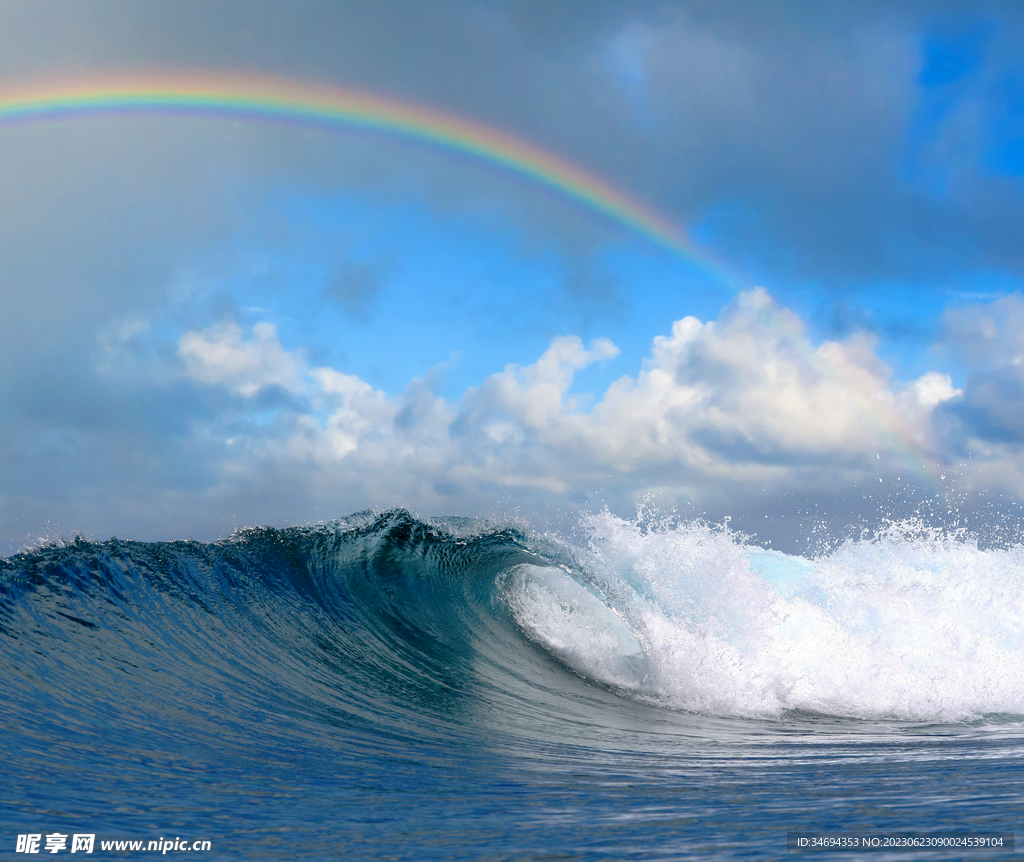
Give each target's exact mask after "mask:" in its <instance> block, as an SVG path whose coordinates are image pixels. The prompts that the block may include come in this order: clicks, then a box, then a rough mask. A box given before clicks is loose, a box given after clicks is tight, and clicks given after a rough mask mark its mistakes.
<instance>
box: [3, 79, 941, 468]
mask: <svg viewBox="0 0 1024 862" xmlns="http://www.w3.org/2000/svg"><path fill="white" fill-rule="evenodd" d="M135 115H169V116H188V117H215V118H216V117H221V118H228V119H236V120H261V121H266V122H273V123H281V124H289V125H299V126H315V127H327V128H343V129H355V130H367V131H373V132H378V133H385V134H389V135H393V136H396V137H398V138H403V139H408V140H413V141H418V142H421V143H426V144H429V145H432V146H435V147H437V148H439V149H441V150H443V151H448V152H453V153H458V154H462V155H467V156H470V157H472V158H474V159H477V160H478V161H480V162H482V163H484V164H488V165H492V166H495V167H498V168H501V169H504V170H506V171H509V172H511V173H512V174H514V175H517V176H520V177H524V178H526V179H528V180H530V181H532V182H534V183H536V184H537V185H538V186H540V187H542V188H546V189H548V190H550V191H554V192H556V193H558V194H560V195H562V196H563V197H565V198H567V199H569V200H572V201H574V202H576V203H578V204H582V205H584V206H585V207H587V208H589V209H590V210H592V211H593V212H596V213H598V214H600V215H602V216H604V217H606V218H607V219H609V220H611V221H612V222H613V223H615V224H618V225H621V226H623V227H625V228H627V229H629V230H630V231H631V232H634V233H636V234H638V235H640V236H643V237H645V238H647V239H648V240H649V241H651V242H653V243H655V244H656V245H657V246H659V247H661V248H664V249H667V250H669V251H671V252H673V253H674V254H677V255H680V256H681V257H683V258H685V259H686V260H687V261H688V262H690V263H691V264H693V265H695V266H697V267H699V268H700V269H702V270H704V271H706V272H707V273H709V274H710V275H712V276H713V277H714V278H715V279H716V281H718V282H719V283H721V284H723V285H725V286H727V287H729V288H732V289H733V290H740V289H744V288H748V287H750V286H751V285H749V284H748V283H747V282H746V280H745V279H743V278H742V277H740V276H739V275H737V273H736V271H735V270H734V269H733V268H732V267H729V266H727V265H726V264H725V263H724V262H723V261H720V260H716V259H715V258H714V257H713V256H712V255H711V254H710V253H709V252H708V251H706V250H704V249H701V248H698V247H697V246H696V245H694V243H693V242H691V241H690V240H689V238H688V237H687V235H686V233H685V232H684V231H683V230H681V229H679V228H678V227H676V226H675V225H674V224H672V223H671V222H670V221H669V220H668V219H666V218H665V217H663V216H661V215H659V214H658V213H656V212H655V211H653V210H652V209H650V208H648V207H646V206H643V205H642V204H640V203H638V202H636V201H635V200H632V199H631V198H629V197H628V196H626V195H625V194H623V193H621V192H619V191H617V190H616V189H614V188H613V187H612V186H610V185H608V184H607V183H605V182H603V181H602V180H600V179H598V178H596V177H594V176H593V175H591V174H589V173H587V172H586V171H584V170H582V169H580V168H578V167H576V166H574V165H572V164H570V163H569V162H567V161H565V160H564V159H562V158H560V157H558V156H556V155H553V154H552V153H549V152H547V151H545V150H543V149H541V148H539V147H536V146H534V145H533V144H530V143H528V142H526V141H523V140H521V139H520V138H517V137H515V136H513V135H510V134H507V133H505V132H502V131H499V130H497V129H494V128H491V127H489V126H486V125H484V124H482V123H478V122H474V121H472V120H468V119H465V118H462V117H457V116H454V115H452V114H448V113H445V112H443V111H439V110H436V109H434V108H429V107H425V106H422V105H415V104H411V103H409V102H403V101H399V100H396V99H391V98H385V97H383V96H380V95H376V94H373V93H368V92H363V91H359V90H348V89H343V88H340V87H335V86H329V85H325V84H313V83H302V82H295V81H288V80H283V79H279V78H269V77H260V76H255V75H249V74H247V75H229V74H226V75H194V74H189V73H180V72H176V73H173V74H166V75H162V76H161V75H148V76H141V77H140V76H138V75H136V74H134V73H133V74H131V76H130V77H129V76H128V75H125V76H124V77H119V78H111V79H104V80H99V79H95V80H90V81H77V82H75V83H71V84H69V83H68V82H67V81H59V82H51V83H49V84H37V85H35V86H26V87H23V88H20V89H7V90H0V126H4V125H8V126H9V125H14V124H19V123H37V122H47V121H56V120H63V119H70V118H78V117H90V116H100V117H106V116H135ZM776 317H777V315H776ZM777 325H778V324H777ZM780 328H782V329H784V327H780ZM783 334H784V335H785V334H786V333H783ZM789 336H790V338H791V339H792V340H793V341H794V342H795V341H797V340H799V339H797V338H795V337H794V334H793V333H789ZM807 359H808V361H809V362H811V364H812V365H813V366H815V367H817V369H818V370H819V372H821V373H824V374H827V375H828V376H830V377H832V378H834V379H837V380H840V382H842V383H843V384H844V385H845V386H846V387H847V388H848V389H849V391H850V394H851V397H852V398H853V399H854V400H855V401H857V402H858V403H859V404H860V406H861V409H862V410H863V412H864V415H865V416H866V417H867V418H868V420H869V421H870V422H871V424H872V425H873V426H874V427H875V428H876V430H877V431H878V432H879V433H880V435H881V436H882V437H884V438H888V439H889V440H890V441H891V443H892V444H893V448H894V449H895V450H896V452H897V453H898V454H899V455H900V456H901V457H902V458H903V459H904V460H905V461H906V462H907V463H908V464H909V465H910V466H911V468H912V469H913V470H914V472H916V473H917V474H918V475H923V476H925V477H926V478H930V479H931V480H932V482H933V483H934V484H936V485H938V483H937V481H936V475H934V473H935V467H933V466H931V465H930V464H929V463H928V462H929V461H930V460H931V459H930V458H929V456H928V454H927V453H926V452H925V451H924V450H923V449H922V447H921V446H920V444H918V443H917V442H916V441H914V439H913V435H912V434H911V433H910V431H909V429H907V428H903V427H901V423H900V422H899V421H898V419H896V417H891V416H884V415H880V414H881V413H883V412H884V411H880V409H879V406H878V405H877V404H874V403H873V399H871V398H870V397H866V396H865V394H864V393H862V392H860V391H859V389H858V388H857V387H856V386H854V385H853V384H852V383H850V382H849V381H843V380H841V378H840V376H839V375H837V374H836V373H835V372H833V371H830V370H828V369H826V368H824V367H823V366H822V364H821V362H820V361H818V360H816V359H815V358H814V357H810V356H808V357H807Z"/></svg>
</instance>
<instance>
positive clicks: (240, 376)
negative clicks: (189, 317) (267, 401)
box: [178, 323, 303, 395]
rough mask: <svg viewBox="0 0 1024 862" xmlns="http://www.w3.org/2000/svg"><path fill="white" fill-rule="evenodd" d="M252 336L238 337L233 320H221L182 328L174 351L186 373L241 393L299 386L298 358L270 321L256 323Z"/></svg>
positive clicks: (236, 325) (293, 390) (238, 330)
mask: <svg viewBox="0 0 1024 862" xmlns="http://www.w3.org/2000/svg"><path fill="white" fill-rule="evenodd" d="M253 335H254V336H255V337H254V338H253V339H250V340H249V341H244V340H243V339H242V328H241V327H240V326H238V324H236V323H222V324H218V325H217V326H214V327H213V328H212V329H208V330H206V331H203V332H186V333H185V334H184V335H182V336H181V339H180V340H179V341H178V352H179V354H180V355H181V358H182V359H183V360H184V361H185V367H186V368H187V370H188V373H189V374H190V375H191V376H192V377H194V378H195V379H196V380H199V381H202V382H203V383H218V384H223V385H225V386H227V387H229V388H230V389H231V390H232V391H234V392H237V393H239V394H241V395H255V394H256V393H257V392H258V391H259V390H260V389H262V388H263V387H265V386H280V387H282V388H284V389H286V390H289V391H291V392H295V391H298V390H299V389H300V388H301V386H302V383H301V373H302V366H303V363H302V360H301V359H300V357H299V356H297V355H296V354H292V353H288V352H286V351H285V349H284V348H283V347H282V346H281V342H280V341H278V340H277V330H276V328H275V327H274V325H273V324H271V323H258V324H256V326H255V327H254V329H253Z"/></svg>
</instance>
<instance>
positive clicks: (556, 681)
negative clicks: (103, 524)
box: [0, 510, 1024, 862]
mask: <svg viewBox="0 0 1024 862" xmlns="http://www.w3.org/2000/svg"><path fill="white" fill-rule="evenodd" d="M0 758H2V760H0V859H7V858H10V859H28V858H42V856H43V855H46V856H47V858H55V857H58V856H59V857H63V856H64V855H65V854H66V855H67V856H68V857H70V858H75V859H77V858H82V859H85V858H104V859H134V858H151V857H154V856H164V855H170V856H174V857H182V856H184V857H186V858H196V859H206V860H216V859H225V860H333V859H339V860H421V862H432V860H439V862H440V860H445V862H447V860H490V862H499V860H537V862H540V860H552V862H553V860H560V862H570V860H654V859H658V860H675V859H793V860H797V859H801V858H821V859H829V860H841V859H842V860H846V859H864V858H870V859H874V860H882V859H900V860H922V859H979V860H995V859H1021V858H1024V835H1022V834H1020V833H1021V832H1022V830H1024V547H1022V546H1021V545H1019V544H1007V545H1006V546H1004V547H995V546H993V547H985V546H979V544H978V543H977V542H976V541H974V540H972V539H971V538H970V537H969V536H965V535H963V534H951V533H947V532H942V531H940V530H934V529H928V528H925V527H923V526H922V525H920V524H912V523H899V524H890V525H887V526H886V527H885V528H884V529H880V530H877V531H875V532H874V533H872V534H871V535H870V536H861V537H853V538H850V539H848V540H845V541H842V542H837V543H834V544H833V545H832V546H831V547H829V548H828V549H825V550H822V551H821V552H820V553H818V554H812V555H808V556H794V555H786V554H783V553H780V552H778V551H773V550H769V549H766V548H763V547H760V546H758V545H756V544H753V543H751V542H750V541H749V540H748V539H746V538H745V537H744V536H742V535H740V534H738V533H734V532H732V531H730V530H729V529H728V525H721V524H719V525H715V524H708V523H704V522H701V521H692V522H684V521H678V520H676V521H672V522H669V521H658V522H655V521H651V520H650V519H647V520H644V519H642V518H636V519H633V520H629V519H622V518H618V517H616V516H614V515H612V514H610V513H608V512H601V513H596V514H593V515H590V516H588V517H585V518H583V519H582V520H581V522H580V524H579V526H578V527H574V528H573V529H572V530H570V531H566V532H565V533H556V532H542V531H537V530H532V529H530V528H528V527H527V526H525V525H523V524H522V523H519V522H517V521H509V522H502V521H500V520H494V519H459V518H427V517H421V516H417V515H414V514H412V513H410V512H408V511H405V510H391V511H373V512H362V513H358V514H354V515H351V516H349V517H345V518H341V519H338V520H335V521H332V522H329V523H322V524H316V525H309V526H303V527H292V528H287V529H270V528H250V529H244V530H241V531H239V532H237V533H235V534H234V535H232V536H230V537H228V538H225V539H221V540H218V541H214V542H209V543H201V542H196V541H171V542H157V543H149V542H138V541H125V540H120V539H110V540H108V541H88V540H85V539H82V538H78V539H75V540H69V541H50V542H47V543H42V544H40V545H38V546H36V547H33V548H31V549H27V550H25V551H23V552H21V553H18V554H15V555H13V556H10V557H8V558H4V559H0ZM1015 833H1016V837H1015ZM1015 841H1016V842H1017V843H1016V844H1015V843H1014V842H1015ZM33 853H39V854H40V855H39V856H34V855H33ZM77 854H80V855H77Z"/></svg>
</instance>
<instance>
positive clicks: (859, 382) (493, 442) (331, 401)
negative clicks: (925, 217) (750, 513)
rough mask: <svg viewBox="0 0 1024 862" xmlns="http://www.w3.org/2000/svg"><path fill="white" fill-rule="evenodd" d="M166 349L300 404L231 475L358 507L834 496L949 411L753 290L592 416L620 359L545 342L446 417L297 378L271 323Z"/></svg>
mask: <svg viewBox="0 0 1024 862" xmlns="http://www.w3.org/2000/svg"><path fill="white" fill-rule="evenodd" d="M179 351H180V353H181V355H182V358H183V359H184V360H185V369H186V372H187V373H188V374H190V375H191V376H192V377H194V378H195V379H196V380H198V381H201V382H203V383H206V384H216V385H220V386H223V387H225V388H226V389H228V390H230V391H231V392H233V393H238V394H242V395H253V394H255V393H256V392H257V390H258V389H259V388H260V387H263V386H283V387H285V388H288V389H290V390H291V391H293V392H301V393H302V394H303V395H304V397H305V399H306V401H305V402H304V403H308V408H307V409H296V408H295V407H294V406H293V407H291V408H290V410H291V412H290V413H289V414H288V415H287V416H284V417H282V419H281V421H279V422H277V423H271V424H266V423H262V424H260V423H253V424H250V425H249V426H248V427H247V430H246V431H245V432H244V434H243V435H242V437H243V438H244V440H239V442H243V443H244V445H241V446H238V447H236V448H235V450H234V451H235V452H236V453H238V454H237V456H236V458H235V459H234V460H232V461H231V462H230V463H231V471H230V472H232V474H233V475H236V476H238V475H244V474H246V472H250V473H252V472H262V471H265V470H267V469H268V468H269V467H272V468H273V469H275V470H280V469H286V470H287V471H288V472H289V473H290V474H292V475H296V474H301V473H302V472H303V471H308V472H309V473H310V474H311V475H316V476H324V475H330V476H332V477H334V479H336V480H337V481H344V482H345V483H347V487H350V488H353V489H354V488H358V489H360V493H362V494H363V495H364V499H363V504H364V505H366V504H380V505H387V504H389V503H391V502H393V500H394V499H404V500H406V501H408V500H410V499H414V500H418V501H421V503H423V504H426V505H429V504H430V502H431V500H432V499H435V500H436V499H437V498H438V496H444V495H451V494H453V493H458V494H462V495H468V496H469V497H472V498H474V499H479V498H480V496H481V495H486V493H487V489H492V488H525V489H530V490H531V491H532V492H535V493H542V494H552V495H562V496H564V495H569V496H570V497H580V496H582V497H586V496H587V495H588V494H592V493H593V491H594V489H595V488H596V487H598V486H600V487H604V488H605V489H606V490H610V492H612V493H615V494H618V495H620V496H623V497H626V498H629V497H637V496H639V495H643V494H645V493H651V492H652V491H655V490H657V491H659V492H662V493H664V492H665V491H666V489H667V490H668V492H669V493H670V494H672V493H674V496H675V498H676V499H679V500H690V501H694V502H698V503H699V502H701V501H702V497H706V496H707V495H708V494H709V493H714V492H717V491H718V490H720V489H721V488H722V487H723V486H724V485H728V484H729V483H737V482H748V481H755V480H756V481H757V482H759V483H763V482H766V483H771V484H772V485H773V486H774V487H775V489H776V490H785V489H791V488H794V487H799V486H800V485H801V483H807V482H818V483H821V482H823V481H826V482H827V481H835V477H836V475H837V474H838V473H839V472H841V471H843V470H846V471H848V472H852V473H856V472H857V471H862V472H863V471H866V470H867V469H868V467H869V463H870V464H871V465H873V464H874V461H875V460H876V459H877V457H878V455H879V453H880V452H885V453H887V457H888V453H889V452H890V451H891V450H892V446H893V440H894V439H895V440H896V441H897V442H898V443H899V444H900V445H902V446H903V447H906V446H911V447H914V446H916V447H918V448H919V449H920V450H921V451H922V452H924V451H926V450H927V448H928V447H930V446H933V445H934V439H933V432H932V428H931V417H932V414H933V412H934V410H935V409H936V407H937V406H938V405H942V404H944V403H946V402H948V401H950V400H952V399H954V398H955V397H957V395H958V390H956V389H954V388H953V386H952V383H951V381H950V379H949V378H948V376H946V375H942V374H939V373H937V372H929V373H928V374H925V375H923V376H922V377H920V378H918V379H917V380H914V381H911V382H910V383H908V384H905V385H898V384H896V383H895V382H894V381H893V380H892V377H891V372H890V370H889V368H888V367H887V366H886V365H885V363H884V362H882V361H881V360H880V359H879V358H878V357H877V356H876V355H875V352H874V349H873V342H872V341H871V340H870V339H869V338H868V337H865V336H856V337H852V338H850V339H847V340H845V341H842V342H825V343H823V344H820V345H817V346H815V345H813V344H812V343H811V342H810V340H809V338H808V336H807V335H806V333H805V332H804V329H803V325H802V323H801V321H800V320H799V319H798V318H797V317H796V316H795V315H794V314H792V313H791V312H789V311H787V310H785V309H782V308H779V307H778V306H777V305H776V304H775V302H774V301H773V300H772V299H771V297H770V296H769V295H768V294H767V293H766V292H765V291H763V290H760V289H758V290H754V291H751V292H748V293H744V294H742V295H740V296H739V297H738V298H737V300H736V301H735V302H734V303H733V304H732V305H730V306H729V307H728V308H726V309H725V310H724V311H723V313H722V315H721V316H720V318H719V319H718V320H716V321H708V322H701V321H700V320H698V319H696V318H694V317H687V318H684V319H682V320H679V321H677V322H676V323H675V324H674V325H673V327H672V331H671V333H670V334H668V335H664V336H659V337H658V338H656V339H655V340H654V343H653V345H652V350H651V355H650V357H649V358H648V359H647V360H646V362H645V364H644V367H643V368H642V369H641V370H640V371H639V373H638V374H637V375H636V376H635V377H634V376H625V377H622V378H620V379H619V380H617V381H615V382H614V383H613V384H612V385H611V386H609V387H608V389H607V391H605V392H604V393H603V394H602V395H601V397H600V398H599V399H597V400H596V403H593V404H592V406H589V405H588V402H589V399H588V398H586V397H584V396H583V395H581V394H580V393H577V392H575V391H574V390H573V383H574V380H575V377H576V374H577V373H578V372H579V371H581V370H583V369H585V368H587V367H588V366H590V365H591V364H593V363H595V362H601V361H604V360H607V359H610V358H612V357H614V356H615V355H616V354H617V353H618V350H617V348H616V347H615V345H614V344H612V343H611V342H610V341H608V340H607V339H598V340H596V341H594V342H593V343H592V344H590V345H589V346H586V345H584V343H583V342H582V341H581V340H580V339H579V338H577V337H575V336H560V337H557V338H555V339H553V341H552V342H551V344H550V346H549V347H548V349H547V350H546V351H545V352H544V353H543V354H542V355H541V356H540V357H539V358H538V359H537V361H536V362H535V363H533V364H530V365H525V366H518V365H509V366H507V367H506V368H505V369H504V370H502V371H500V372H498V373H495V374H492V375H491V376H489V377H487V378H486V379H485V380H484V381H483V382H482V384H481V385H480V386H479V387H475V388H471V389H469V390H468V391H466V392H465V393H464V394H463V395H462V397H461V398H460V399H459V400H458V401H457V402H452V403H449V402H447V401H445V400H444V399H443V398H440V397H439V396H437V395H435V394H434V393H433V392H431V391H430V388H429V386H428V385H426V384H425V382H424V381H413V382H412V383H411V384H410V385H409V387H408V388H407V390H406V391H405V392H404V393H403V394H401V395H399V396H395V397H389V396H388V395H387V394H385V393H384V392H383V391H381V390H378V389H374V388H373V387H372V386H370V385H369V384H368V383H366V382H365V381H363V380H361V379H359V378H358V377H356V376H354V375H350V374H345V373H343V372H341V371H338V370H336V369H333V368H329V367H317V368H309V367H308V366H307V365H306V363H305V360H304V358H303V357H302V355H301V354H300V353H298V352H289V351H288V350H286V349H285V347H284V346H283V345H282V344H281V343H280V341H279V340H278V339H277V337H276V333H275V331H274V329H273V327H272V326H270V325H269V324H259V325H258V326H257V327H256V328H255V329H254V330H253V332H252V334H251V336H246V334H245V333H243V332H242V331H241V330H240V329H239V328H238V327H236V326H233V325H232V326H220V327H215V328H214V329H212V330H207V331H205V332H190V333H187V334H186V335H184V336H182V338H181V339H180V342H179ZM588 406H589V409H588ZM232 434H233V435H234V437H233V439H236V440H238V439H239V435H238V432H237V430H233V431H232ZM872 469H874V466H872Z"/></svg>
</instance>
